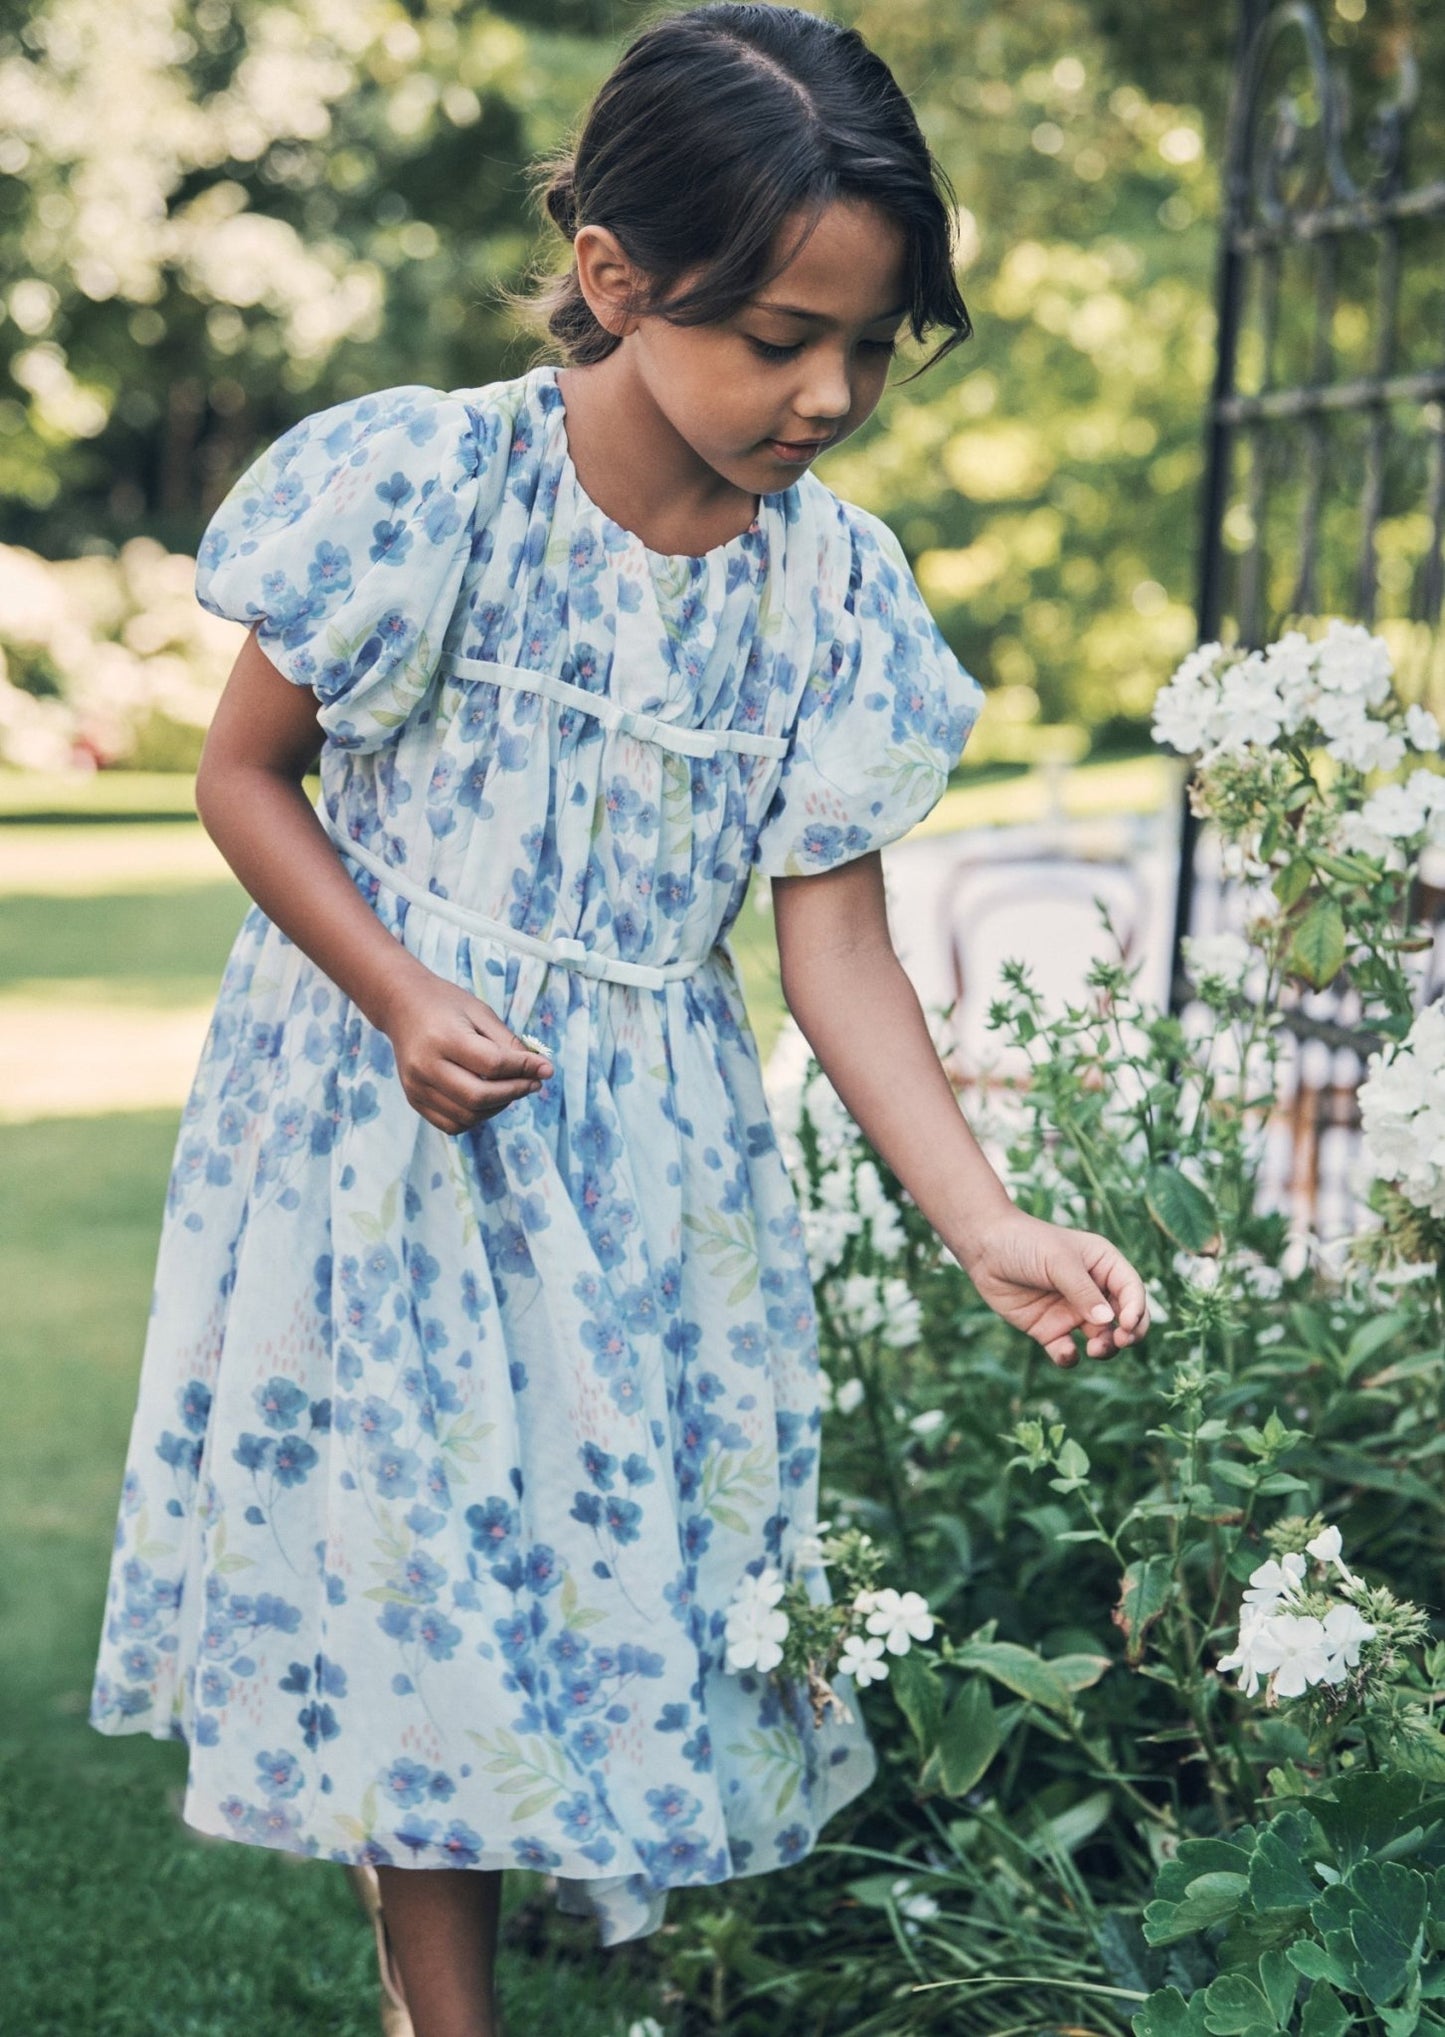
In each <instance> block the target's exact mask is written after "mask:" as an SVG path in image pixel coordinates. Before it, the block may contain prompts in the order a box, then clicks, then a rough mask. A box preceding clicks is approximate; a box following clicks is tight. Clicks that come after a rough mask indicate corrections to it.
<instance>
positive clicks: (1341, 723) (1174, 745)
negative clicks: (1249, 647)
mask: <svg viewBox="0 0 1445 2037" xmlns="http://www.w3.org/2000/svg"><path fill="white" fill-rule="evenodd" d="M1393 669H1394V668H1393V665H1392V662H1391V658H1390V650H1389V646H1388V645H1387V644H1386V643H1385V641H1384V639H1383V638H1382V637H1377V636H1374V635H1372V634H1371V632H1370V631H1369V630H1367V629H1365V628H1364V627H1363V625H1362V624H1360V623H1346V622H1341V621H1340V620H1339V619H1338V618H1337V617H1336V618H1335V619H1333V620H1332V621H1331V622H1330V623H1329V625H1328V626H1327V628H1326V630H1325V634H1324V636H1323V637H1321V638H1320V639H1318V641H1315V642H1311V640H1310V639H1309V638H1308V637H1306V636H1304V635H1303V634H1302V632H1300V631H1299V630H1289V631H1287V632H1286V634H1285V635H1284V636H1282V637H1280V638H1279V639H1278V640H1277V641H1276V642H1275V643H1272V644H1269V645H1267V646H1266V647H1265V648H1264V649H1263V650H1257V651H1239V650H1237V649H1229V650H1226V649H1225V647H1224V646H1223V645H1222V644H1201V645H1200V647H1199V648H1198V650H1195V651H1192V652H1191V653H1190V654H1189V656H1188V657H1187V658H1186V659H1185V660H1184V662H1183V663H1182V664H1181V665H1180V667H1179V669H1178V670H1177V671H1176V672H1175V674H1174V676H1173V678H1172V679H1170V681H1169V683H1168V684H1167V685H1166V686H1164V687H1161V689H1160V691H1159V693H1158V695H1157V696H1156V698H1155V702H1154V716H1153V727H1154V737H1155V740H1156V742H1161V743H1167V744H1168V745H1169V747H1170V748H1171V749H1173V750H1178V751H1180V752H1181V754H1183V755H1185V756H1193V755H1196V754H1197V755H1198V756H1199V758H1200V762H1201V764H1202V765H1208V764H1209V763H1211V762H1213V761H1214V759H1215V758H1217V757H1222V756H1249V755H1251V754H1252V753H1255V752H1261V751H1268V750H1270V749H1272V748H1273V747H1274V745H1275V744H1276V743H1277V742H1278V741H1279V739H1280V737H1281V736H1300V737H1302V738H1304V739H1305V740H1307V741H1308V740H1314V739H1315V737H1316V735H1317V736H1318V738H1319V739H1320V740H1322V741H1323V743H1324V746H1325V748H1326V750H1328V752H1329V754H1330V755H1331V756H1332V757H1333V758H1334V759H1335V761H1336V762H1337V763H1340V764H1345V765H1348V766H1350V767H1351V768H1352V769H1354V770H1356V771H1393V770H1395V769H1397V768H1398V766H1399V765H1400V764H1401V762H1402V761H1403V760H1404V756H1405V750H1406V745H1407V743H1409V744H1412V745H1413V746H1414V748H1415V749H1417V750H1429V751H1438V749H1439V747H1440V729H1439V725H1438V724H1437V722H1436V720H1435V717H1434V716H1433V715H1432V714H1430V713H1429V712H1428V710H1427V709H1425V708H1418V707H1417V708H1411V709H1410V710H1409V711H1408V713H1407V715H1406V718H1405V726H1404V728H1403V729H1401V728H1399V727H1397V726H1395V725H1394V722H1393V720H1392V719H1391V718H1389V717H1387V716H1379V715H1376V714H1375V713H1373V712H1372V710H1373V709H1376V708H1380V707H1385V706H1387V704H1389V703H1391V701H1392V693H1391V684H1390V682H1391V676H1392V673H1393Z"/></svg>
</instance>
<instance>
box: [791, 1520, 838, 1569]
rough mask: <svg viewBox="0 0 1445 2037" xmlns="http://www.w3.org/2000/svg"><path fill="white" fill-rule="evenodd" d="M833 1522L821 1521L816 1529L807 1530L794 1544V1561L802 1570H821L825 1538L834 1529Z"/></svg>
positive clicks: (803, 1531)
mask: <svg viewBox="0 0 1445 2037" xmlns="http://www.w3.org/2000/svg"><path fill="white" fill-rule="evenodd" d="M832 1525H833V1523H832V1522H831V1521H819V1523H818V1525H817V1526H816V1528H805V1529H803V1530H802V1532H801V1533H800V1534H799V1535H798V1537H797V1539H796V1541H795V1542H794V1543H793V1561H794V1563H795V1564H796V1565H798V1566H799V1568H802V1569H808V1570H813V1569H819V1568H821V1567H822V1563H823V1537H824V1536H825V1535H826V1534H827V1533H828V1530H829V1529H830V1528H831V1527H832Z"/></svg>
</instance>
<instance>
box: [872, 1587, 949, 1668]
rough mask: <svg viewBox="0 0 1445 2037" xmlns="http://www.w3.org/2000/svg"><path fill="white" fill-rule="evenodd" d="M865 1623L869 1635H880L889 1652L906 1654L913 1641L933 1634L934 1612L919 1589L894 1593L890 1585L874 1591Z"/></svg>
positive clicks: (922, 1639) (921, 1639) (891, 1653)
mask: <svg viewBox="0 0 1445 2037" xmlns="http://www.w3.org/2000/svg"><path fill="white" fill-rule="evenodd" d="M866 1624H867V1628H868V1632H869V1633H870V1634H881V1635H882V1637H883V1645H884V1646H885V1647H886V1648H887V1650H888V1653H889V1654H890V1655H906V1654H907V1653H908V1650H909V1649H910V1647H911V1646H912V1645H913V1643H914V1642H915V1641H926V1640H927V1639H928V1638H929V1636H930V1635H931V1634H932V1632H933V1615H932V1613H931V1612H929V1610H928V1601H927V1599H925V1598H924V1597H923V1595H922V1593H921V1592H916V1591H905V1592H897V1591H894V1589H893V1588H892V1586H891V1585H890V1586H888V1587H887V1588H886V1589H884V1590H883V1591H879V1592H875V1593H874V1594H873V1605H872V1609H871V1610H870V1612H869V1614H868V1618H867V1622H866Z"/></svg>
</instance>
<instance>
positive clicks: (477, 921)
mask: <svg viewBox="0 0 1445 2037" xmlns="http://www.w3.org/2000/svg"><path fill="white" fill-rule="evenodd" d="M313 811H314V812H315V815H316V818H317V819H318V820H319V821H320V823H321V825H322V826H323V827H324V828H325V830H326V832H327V834H328V835H330V837H331V839H332V841H333V842H335V844H336V846H337V848H338V849H340V850H341V851H342V852H343V854H345V855H347V856H350V857H351V858H352V860H353V861H354V862H357V863H360V864H361V865H362V867H363V868H364V869H367V870H370V871H371V873H372V874H373V876H375V877H378V878H380V880H381V882H382V883H383V884H385V885H388V886H390V888H391V889H392V890H393V891H398V892H400V893H401V895H402V897H403V898H409V899H410V900H411V902H412V904H413V905H419V906H420V907H421V908H422V910H423V911H424V912H434V913H436V914H438V915H439V916H440V917H441V918H442V919H448V920H450V921H451V922H452V923H453V925H454V926H459V927H464V928H465V929H466V930H467V932H468V933H473V934H481V935H482V936H483V937H484V938H485V939H487V940H489V941H500V942H501V943H502V945H503V946H504V947H507V948H516V949H518V950H519V951H520V953H522V954H524V955H536V956H539V957H540V958H541V960H542V961H544V962H555V963H556V964H557V965H558V966H559V967H560V968H563V969H575V970H576V971H577V973H578V974H579V975H580V976H591V977H594V978H599V979H601V980H603V981H605V982H607V983H629V984H633V985H635V986H636V988H638V989H639V990H661V989H662V988H663V986H664V985H665V984H668V983H676V982H677V981H678V979H679V978H680V977H683V976H691V975H692V974H693V973H694V972H695V971H696V970H698V969H700V968H701V967H702V965H703V963H704V962H706V961H707V960H708V956H707V955H696V956H693V957H691V958H690V959H688V960H686V961H681V962H660V963H655V962H627V961H624V960H623V959H622V957H621V956H620V955H603V954H599V953H598V951H597V950H596V949H595V948H589V947H587V946H586V945H585V943H584V942H582V941H579V940H578V939H577V937H576V935H575V934H563V935H561V936H559V937H558V938H557V939H555V940H550V941H544V940H540V939H538V937H537V936H536V935H535V934H524V933H522V932H521V931H520V930H519V929H518V928H516V927H509V926H505V925H504V924H503V922H502V921H501V920H497V919H491V918H489V917H488V915H487V914H486V913H484V912H473V911H472V910H471V908H470V907H469V906H465V905H458V904H457V903H456V901H455V900H454V899H450V898H442V897H439V896H438V894H437V893H436V892H435V891H428V890H427V889H426V887H425V886H424V885H421V884H418V883H417V882H416V880H415V878H413V877H408V876H407V875H406V874H405V873H404V872H403V871H401V870H394V869H393V868H392V867H391V865H390V864H389V863H384V862H383V861H382V859H381V858H380V856H377V855H374V854H373V853H372V851H371V850H370V849H364V848H363V847H362V846H361V844H360V842H354V841H352V840H351V838H350V836H349V835H346V834H343V833H341V832H339V830H338V827H337V823H336V822H335V821H333V820H332V818H331V815H330V814H329V813H328V812H327V810H326V806H325V803H324V801H323V803H322V804H321V805H319V806H317V807H315V808H313Z"/></svg>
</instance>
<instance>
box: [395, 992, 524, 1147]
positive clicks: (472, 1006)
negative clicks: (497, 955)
mask: <svg viewBox="0 0 1445 2037" xmlns="http://www.w3.org/2000/svg"><path fill="white" fill-rule="evenodd" d="M383 1030H384V1031H385V1033H386V1036H387V1038H388V1039H389V1040H390V1041H391V1044H392V1047H393V1049H394V1051H395V1054H396V1070H397V1074H398V1075H399V1076H400V1078H401V1086H402V1088H403V1090H405V1092H406V1097H407V1101H408V1102H409V1103H410V1104H411V1105H412V1107H413V1109H415V1110H416V1111H418V1112H420V1114H421V1116H422V1117H424V1118H425V1119H426V1120H427V1122H428V1123H429V1124H433V1125H435V1126H436V1127H437V1128H438V1130H440V1131H443V1132H465V1131H470V1130H471V1128H472V1126H473V1125H478V1124H481V1123H482V1122H483V1120H484V1119H486V1118H494V1117H495V1116H496V1115H497V1113H498V1112H499V1111H504V1110H505V1109H506V1108H507V1105H508V1104H509V1103H515V1102H516V1101H517V1099H518V1097H521V1096H531V1095H533V1094H534V1093H535V1092H536V1091H537V1090H538V1089H540V1088H541V1086H542V1083H543V1082H544V1081H545V1079H546V1078H547V1076H549V1075H550V1074H551V1073H552V1063H551V1062H550V1061H549V1060H548V1059H547V1057H546V1056H545V1055H544V1054H535V1053H533V1052H532V1050H531V1048H530V1047H528V1046H526V1045H525V1044H524V1043H523V1042H522V1041H521V1040H519V1039H518V1037H517V1035H516V1034H515V1033H514V1032H512V1031H511V1030H510V1028H509V1027H507V1026H504V1025H503V1023H502V1021H501V1020H500V1019H499V1018H498V1017H497V1014H496V1013H495V1012H494V1011H493V1010H492V1007H491V1006H490V1005H489V1004H484V1003H483V1002H482V1000H481V998H479V997H473V996H472V994H471V992H470V991H468V990H463V989H462V987H461V986H460V984H457V983H449V982H448V981H447V980H446V978H445V977H443V976H438V975H436V974H435V973H434V972H433V971H432V970H423V972H422V974H420V975H419V976H415V977H412V978H409V979H408V981H407V982H406V984H405V985H404V986H403V987H402V988H400V989H398V990H396V991H395V992H394V994H393V996H392V997H391V1000H390V1002H389V1003H388V1006H387V1011H386V1018H385V1023H384V1027H383Z"/></svg>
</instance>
